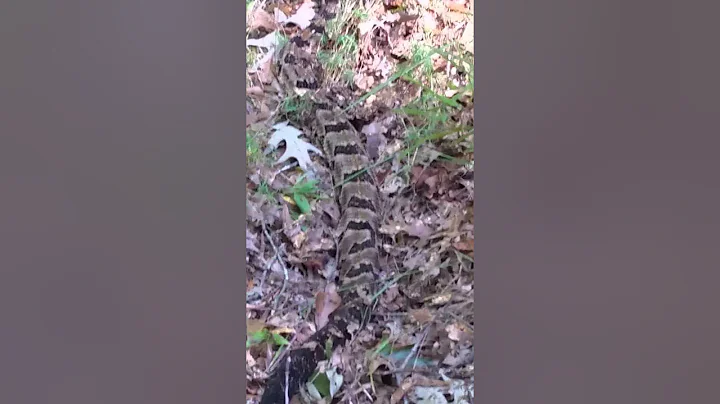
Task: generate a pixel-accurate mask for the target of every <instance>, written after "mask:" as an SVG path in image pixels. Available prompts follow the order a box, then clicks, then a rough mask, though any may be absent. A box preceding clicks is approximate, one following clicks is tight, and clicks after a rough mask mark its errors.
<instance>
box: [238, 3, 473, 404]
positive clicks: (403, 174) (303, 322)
mask: <svg viewBox="0 0 720 404" xmlns="http://www.w3.org/2000/svg"><path fill="white" fill-rule="evenodd" d="M396 3H397V4H396ZM362 4H363V6H364V8H363V10H365V13H364V15H363V18H362V19H360V20H358V22H357V23H356V25H357V26H353V27H354V28H353V29H352V30H349V32H351V33H352V34H353V35H355V37H356V38H357V43H358V49H357V58H356V60H355V65H354V66H352V68H353V72H354V76H353V79H352V81H351V83H350V84H349V87H348V95H347V97H348V102H349V101H351V100H355V99H360V97H364V98H363V99H364V102H363V103H360V105H359V107H358V111H360V113H359V114H358V116H360V117H361V118H359V120H358V121H357V122H354V124H357V128H358V130H359V131H361V132H362V133H363V136H364V137H365V138H366V141H367V144H366V147H367V149H368V153H369V155H370V157H371V158H372V159H373V161H375V163H376V167H375V168H374V172H375V173H376V177H377V178H378V180H379V182H380V190H381V194H382V197H383V209H382V213H383V223H382V226H381V229H380V233H381V244H382V262H381V264H382V267H383V268H384V270H383V272H382V273H380V274H377V275H378V277H379V279H380V281H379V284H378V289H379V292H378V295H377V299H376V307H375V310H374V312H373V316H372V318H371V320H370V322H369V324H368V326H367V327H366V328H365V329H363V330H360V331H359V332H358V333H357V336H356V340H355V341H354V342H353V344H352V345H351V346H349V347H346V348H344V349H339V350H337V351H336V352H334V353H333V354H332V355H329V357H328V358H327V360H326V361H324V362H323V363H321V365H320V367H319V369H318V372H317V375H316V377H314V379H313V380H312V381H311V383H308V385H307V386H305V388H304V389H303V391H302V394H301V395H299V396H298V397H295V398H294V399H293V400H295V401H297V400H299V401H297V402H304V403H325V404H330V402H333V403H335V402H347V403H358V402H361V403H390V404H397V403H453V404H460V403H463V404H465V403H468V404H469V403H471V402H472V401H473V397H474V391H473V389H472V387H473V384H472V383H473V369H474V368H473V334H474V321H473V290H474V286H473V285H474V264H473V261H474V231H473V225H474V217H473V203H474V199H473V198H474V196H473V192H474V186H473V184H474V183H473V180H474V178H473V176H474V165H473V163H472V160H473V153H472V149H468V147H467V141H465V140H463V139H462V138H459V137H455V138H453V137H452V136H448V137H447V139H449V140H448V141H447V142H446V143H441V144H433V143H427V144H425V143H423V144H422V145H420V146H418V147H416V148H414V149H410V152H404V151H405V150H408V146H407V145H408V136H409V135H408V133H409V130H408V127H410V126H411V125H413V124H415V123H416V122H421V118H422V116H421V117H420V118H416V117H412V116H410V117H408V116H405V115H400V114H399V113H398V112H397V110H396V108H398V107H404V106H406V105H409V103H411V102H413V100H416V99H417V98H418V94H420V92H422V91H426V90H425V89H424V88H423V86H422V85H418V83H413V82H410V81H407V80H397V81H396V82H394V83H393V85H389V86H385V87H382V88H381V89H380V90H378V91H375V90H372V89H377V88H378V86H382V83H383V82H385V81H388V79H389V78H391V77H392V75H393V74H394V73H393V72H394V71H395V70H396V69H397V67H398V66H400V65H401V64H402V63H405V62H407V61H408V60H410V59H411V58H412V52H413V51H414V50H413V49H414V48H413V46H415V45H413V44H415V43H418V42H421V43H430V44H432V45H433V46H435V45H438V44H442V43H446V42H448V41H456V42H457V43H458V44H460V45H462V46H464V47H465V49H466V51H467V52H468V53H472V41H473V37H472V29H473V28H472V12H473V5H472V2H469V1H464V0H444V1H434V0H417V1H413V2H410V3H407V4H404V3H403V4H400V3H399V2H397V1H383V2H376V3H372V4H366V3H362ZM398 4H400V6H398ZM314 7H315V4H314V3H313V2H303V1H302V0H295V1H292V2H290V3H286V2H283V0H270V1H265V2H262V3H258V2H256V3H253V4H252V5H251V6H249V7H248V10H249V11H248V15H247V22H248V30H249V34H248V42H247V43H248V47H249V48H251V49H252V50H253V52H255V53H254V59H253V60H252V63H248V66H249V68H248V75H249V80H248V89H247V94H248V99H249V102H248V108H247V112H246V114H247V117H248V128H247V130H248V132H247V134H248V146H247V147H248V178H247V181H246V191H247V195H248V199H247V203H246V207H247V232H246V249H247V256H246V262H247V279H248V282H247V285H246V296H247V300H246V301H247V304H246V308H247V317H246V321H247V325H248V335H247V342H246V361H247V364H246V368H247V386H248V387H247V394H248V403H256V402H257V401H258V400H259V397H260V395H261V394H262V388H263V386H264V384H265V380H266V378H267V376H268V374H269V373H270V372H272V371H273V369H274V368H276V367H277V366H278V363H279V361H280V360H281V359H282V355H283V352H284V351H285V350H286V349H291V348H293V347H297V346H299V345H300V344H302V343H303V342H304V341H305V340H307V338H308V337H309V336H311V335H312V334H313V333H314V332H315V331H316V330H317V329H319V328H321V327H322V326H323V325H325V324H326V323H327V321H328V316H329V315H330V314H331V313H332V312H333V311H334V310H336V309H337V308H338V307H339V306H340V305H341V304H342V301H341V297H340V294H339V292H338V290H337V286H336V282H337V267H336V262H335V249H336V244H335V237H334V226H335V224H336V223H337V221H338V219H339V212H338V210H337V206H336V205H335V204H334V203H333V200H332V195H333V186H332V181H331V178H330V174H329V171H328V169H327V167H326V162H325V161H324V159H323V153H322V151H321V150H319V149H318V148H317V147H316V146H313V143H315V144H317V139H311V138H310V136H309V135H310V134H311V132H310V131H309V128H308V127H307V122H306V121H305V120H304V119H303V115H302V113H300V112H295V113H294V114H293V113H292V111H295V110H294V109H292V108H288V106H287V103H288V102H289V101H288V100H287V99H285V98H283V97H284V95H282V94H281V93H280V92H279V91H278V90H277V86H276V85H274V84H273V83H274V82H275V81H276V78H275V77H274V73H273V71H272V58H273V55H274V53H275V51H276V50H277V48H278V46H279V44H280V43H281V38H282V36H281V34H284V33H286V32H287V30H288V29H290V28H289V27H292V29H294V30H297V29H299V30H303V29H305V28H307V25H308V24H309V21H310V20H311V19H312V18H313V16H314V15H315V13H316V10H317V9H316V8H314ZM358 9H359V7H358ZM422 41H424V42H422ZM409 58H410V59H409ZM435 65H437V66H435ZM433 66H434V67H433V68H435V67H436V68H437V69H436V70H434V71H436V72H440V73H441V74H443V75H444V76H443V77H444V80H446V82H447V83H448V90H447V91H446V92H445V93H444V95H445V96H446V97H454V98H452V100H451V101H452V102H455V103H456V105H458V108H457V111H458V112H457V114H455V115H452V116H450V117H449V118H448V119H452V120H453V122H456V123H457V125H466V126H470V127H472V103H471V102H470V103H469V104H467V103H466V101H464V100H466V99H467V96H466V95H464V94H461V90H458V88H460V89H461V88H462V85H464V84H463V82H462V80H463V79H462V71H461V70H462V69H461V68H459V67H454V66H453V67H450V63H449V62H448V61H444V60H440V59H433ZM453 69H455V70H453ZM453 83H455V84H453ZM371 90H372V91H374V92H373V93H372V94H371V96H367V94H369V92H370V91H371ZM453 91H454V93H453ZM447 94H451V95H447ZM457 101H462V105H461V104H457ZM466 104H467V105H466ZM297 110H299V108H297ZM250 150H252V155H250V154H251V153H250ZM448 155H451V156H453V158H455V160H450V159H447V158H445V157H446V156H448Z"/></svg>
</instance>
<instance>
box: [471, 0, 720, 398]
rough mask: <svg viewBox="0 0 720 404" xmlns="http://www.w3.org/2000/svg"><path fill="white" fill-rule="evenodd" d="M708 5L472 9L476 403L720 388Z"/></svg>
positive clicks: (715, 82) (566, 1)
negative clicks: (474, 52)
mask: <svg viewBox="0 0 720 404" xmlns="http://www.w3.org/2000/svg"><path fill="white" fill-rule="evenodd" d="M719 8H720V3H718V2H710V1H704V2H700V1H687V2H677V1H676V2H670V1H631V2H627V1H605V2H593V1H589V0H586V1H570V0H556V1H552V2H515V1H506V0H499V1H493V0H489V1H484V2H479V3H478V5H477V7H476V11H475V13H476V16H477V17H478V19H477V21H478V22H477V23H476V27H477V30H478V31H477V34H476V55H477V60H476V66H477V73H478V74H477V78H476V80H477V83H478V85H477V87H478V88H477V91H476V94H477V95H478V97H477V99H476V100H475V105H476V108H477V112H476V119H475V123H476V143H477V145H476V148H477V150H478V153H477V154H476V156H475V157H476V173H477V175H476V177H475V178H476V192H477V196H476V205H475V209H476V225H477V229H476V238H475V240H476V243H477V248H476V257H477V263H476V268H477V271H478V272H477V274H478V276H477V277H476V279H475V280H476V285H475V287H476V289H475V293H476V300H475V304H476V306H475V308H476V309H477V310H476V312H477V313H478V315H477V316H476V325H477V326H476V330H477V333H476V338H477V340H476V345H475V354H476V368H477V375H476V377H477V379H476V386H477V387H476V401H477V402H479V403H487V404H505V403H553V404H564V403H574V404H576V403H583V404H595V403H598V404H600V403H602V404H607V403H613V404H637V403H663V402H668V403H699V402H718V401H720V392H719V390H718V388H717V385H718V380H720V346H719V345H718V341H720V322H718V320H717V308H718V307H720V302H719V301H720V294H719V293H718V292H717V291H718V285H719V284H720V271H718V268H720V249H719V248H718V240H720V220H719V218H720V215H719V214H718V206H720V185H719V184H720V180H719V179H718V178H720V177H719V176H718V173H720V167H718V165H719V162H720V159H718V150H720V137H718V134H719V133H720V127H719V126H720V125H719V122H720V120H718V117H719V116H720V101H718V100H720V79H719V78H718V72H719V71H720V54H719V53H718V52H717V38H719V37H720V34H718V28H719V27H720V24H718V23H717V15H719V10H718V9H719Z"/></svg>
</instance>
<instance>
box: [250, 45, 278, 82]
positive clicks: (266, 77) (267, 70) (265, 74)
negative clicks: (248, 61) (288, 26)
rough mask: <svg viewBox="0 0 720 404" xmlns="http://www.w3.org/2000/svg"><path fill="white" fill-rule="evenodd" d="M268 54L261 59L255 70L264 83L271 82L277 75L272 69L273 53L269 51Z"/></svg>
mask: <svg viewBox="0 0 720 404" xmlns="http://www.w3.org/2000/svg"><path fill="white" fill-rule="evenodd" d="M268 55H269V56H267V55H266V56H265V57H264V58H263V59H261V62H260V63H259V65H258V66H257V68H256V70H255V73H256V74H257V77H258V79H260V81H261V82H262V83H263V84H270V83H272V82H273V80H274V79H275V75H274V74H273V71H272V65H273V63H272V62H273V59H272V53H270V52H268Z"/></svg>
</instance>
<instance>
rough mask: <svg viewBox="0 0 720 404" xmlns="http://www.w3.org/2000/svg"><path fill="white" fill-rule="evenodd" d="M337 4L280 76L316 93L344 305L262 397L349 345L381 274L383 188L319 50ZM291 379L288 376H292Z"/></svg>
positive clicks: (285, 391)
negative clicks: (335, 213)
mask: <svg viewBox="0 0 720 404" xmlns="http://www.w3.org/2000/svg"><path fill="white" fill-rule="evenodd" d="M337 6H338V3H337V0H335V2H334V3H332V2H325V3H324V4H321V5H320V7H319V10H318V12H317V14H316V16H315V18H314V20H313V21H312V24H311V26H310V27H308V28H307V29H305V30H299V32H298V33H297V34H295V35H294V36H293V37H291V38H290V39H289V41H288V43H287V44H286V45H285V46H284V47H283V49H282V50H281V52H280V53H279V57H278V60H277V76H278V79H279V82H280V84H281V86H283V87H284V88H285V89H286V91H290V92H292V91H295V92H303V93H305V95H309V98H310V102H311V105H312V109H313V111H314V114H313V125H312V126H313V129H314V132H315V134H316V136H317V137H318V138H319V139H322V143H323V151H324V153H325V156H326V158H327V160H328V163H329V166H330V170H331V173H332V179H333V183H334V185H335V187H334V190H335V197H336V201H337V203H338V206H339V208H340V212H341V215H340V218H339V221H338V225H337V229H336V235H337V238H338V248H337V250H338V251H337V258H338V268H339V270H340V271H339V280H340V284H341V289H342V290H343V292H342V293H343V294H342V299H343V306H342V307H340V308H339V309H338V310H336V311H335V312H334V313H333V314H332V315H331V317H330V319H329V321H328V323H327V325H325V326H324V327H323V328H321V329H319V330H317V331H316V333H315V334H313V335H312V336H311V337H310V338H309V339H308V340H307V341H305V342H304V343H303V345H301V346H299V347H297V348H295V349H292V350H289V351H288V352H287V355H286V357H285V358H284V359H282V360H281V362H279V365H278V366H277V367H276V369H275V371H274V372H273V373H272V374H271V375H270V377H269V379H268V381H267V384H266V387H265V389H264V392H263V396H262V398H261V399H260V404H283V403H285V402H286V397H292V396H293V395H295V394H296V393H297V392H298V391H299V389H300V387H301V386H302V384H304V383H306V382H307V381H308V379H309V378H310V376H311V375H312V373H313V372H314V371H315V369H316V366H317V364H318V363H319V362H320V361H323V360H325V359H327V353H326V352H327V351H326V350H327V348H328V347H330V346H329V344H332V345H331V347H330V348H331V350H334V349H335V348H336V347H338V346H341V345H344V344H346V343H347V342H348V341H350V340H351V339H352V337H353V334H354V333H355V332H357V331H358V330H359V329H360V328H361V327H362V326H363V322H364V320H365V318H366V314H367V312H368V309H369V307H370V296H372V293H373V292H374V290H373V289H372V285H373V282H372V281H373V280H374V279H375V276H376V274H377V273H378V270H379V265H380V264H379V249H378V227H379V225H380V218H379V209H380V206H379V192H378V188H377V186H376V182H375V180H374V177H373V176H372V173H371V172H369V171H368V170H367V168H368V166H369V165H370V159H369V158H368V156H367V153H366V151H365V148H364V146H363V143H362V141H361V139H360V136H359V133H358V131H357V130H356V129H355V127H353V125H352V124H351V122H350V121H349V119H348V116H347V115H346V114H345V113H344V112H343V110H342V109H341V108H340V107H339V106H338V104H337V98H335V99H333V96H332V94H331V93H332V91H331V90H330V86H329V85H327V84H325V83H323V72H322V67H321V65H320V63H319V62H318V60H317V57H316V49H317V44H318V43H319V42H320V38H321V36H322V34H323V32H324V26H325V24H326V23H327V20H329V19H332V18H333V17H334V15H333V8H336V7H337ZM286 380H287V383H286ZM286 395H287V396H286Z"/></svg>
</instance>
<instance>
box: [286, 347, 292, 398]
mask: <svg viewBox="0 0 720 404" xmlns="http://www.w3.org/2000/svg"><path fill="white" fill-rule="evenodd" d="M291 358H292V357H290V356H288V358H287V360H286V361H285V404H290V394H289V392H288V390H289V386H290V361H291Z"/></svg>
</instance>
